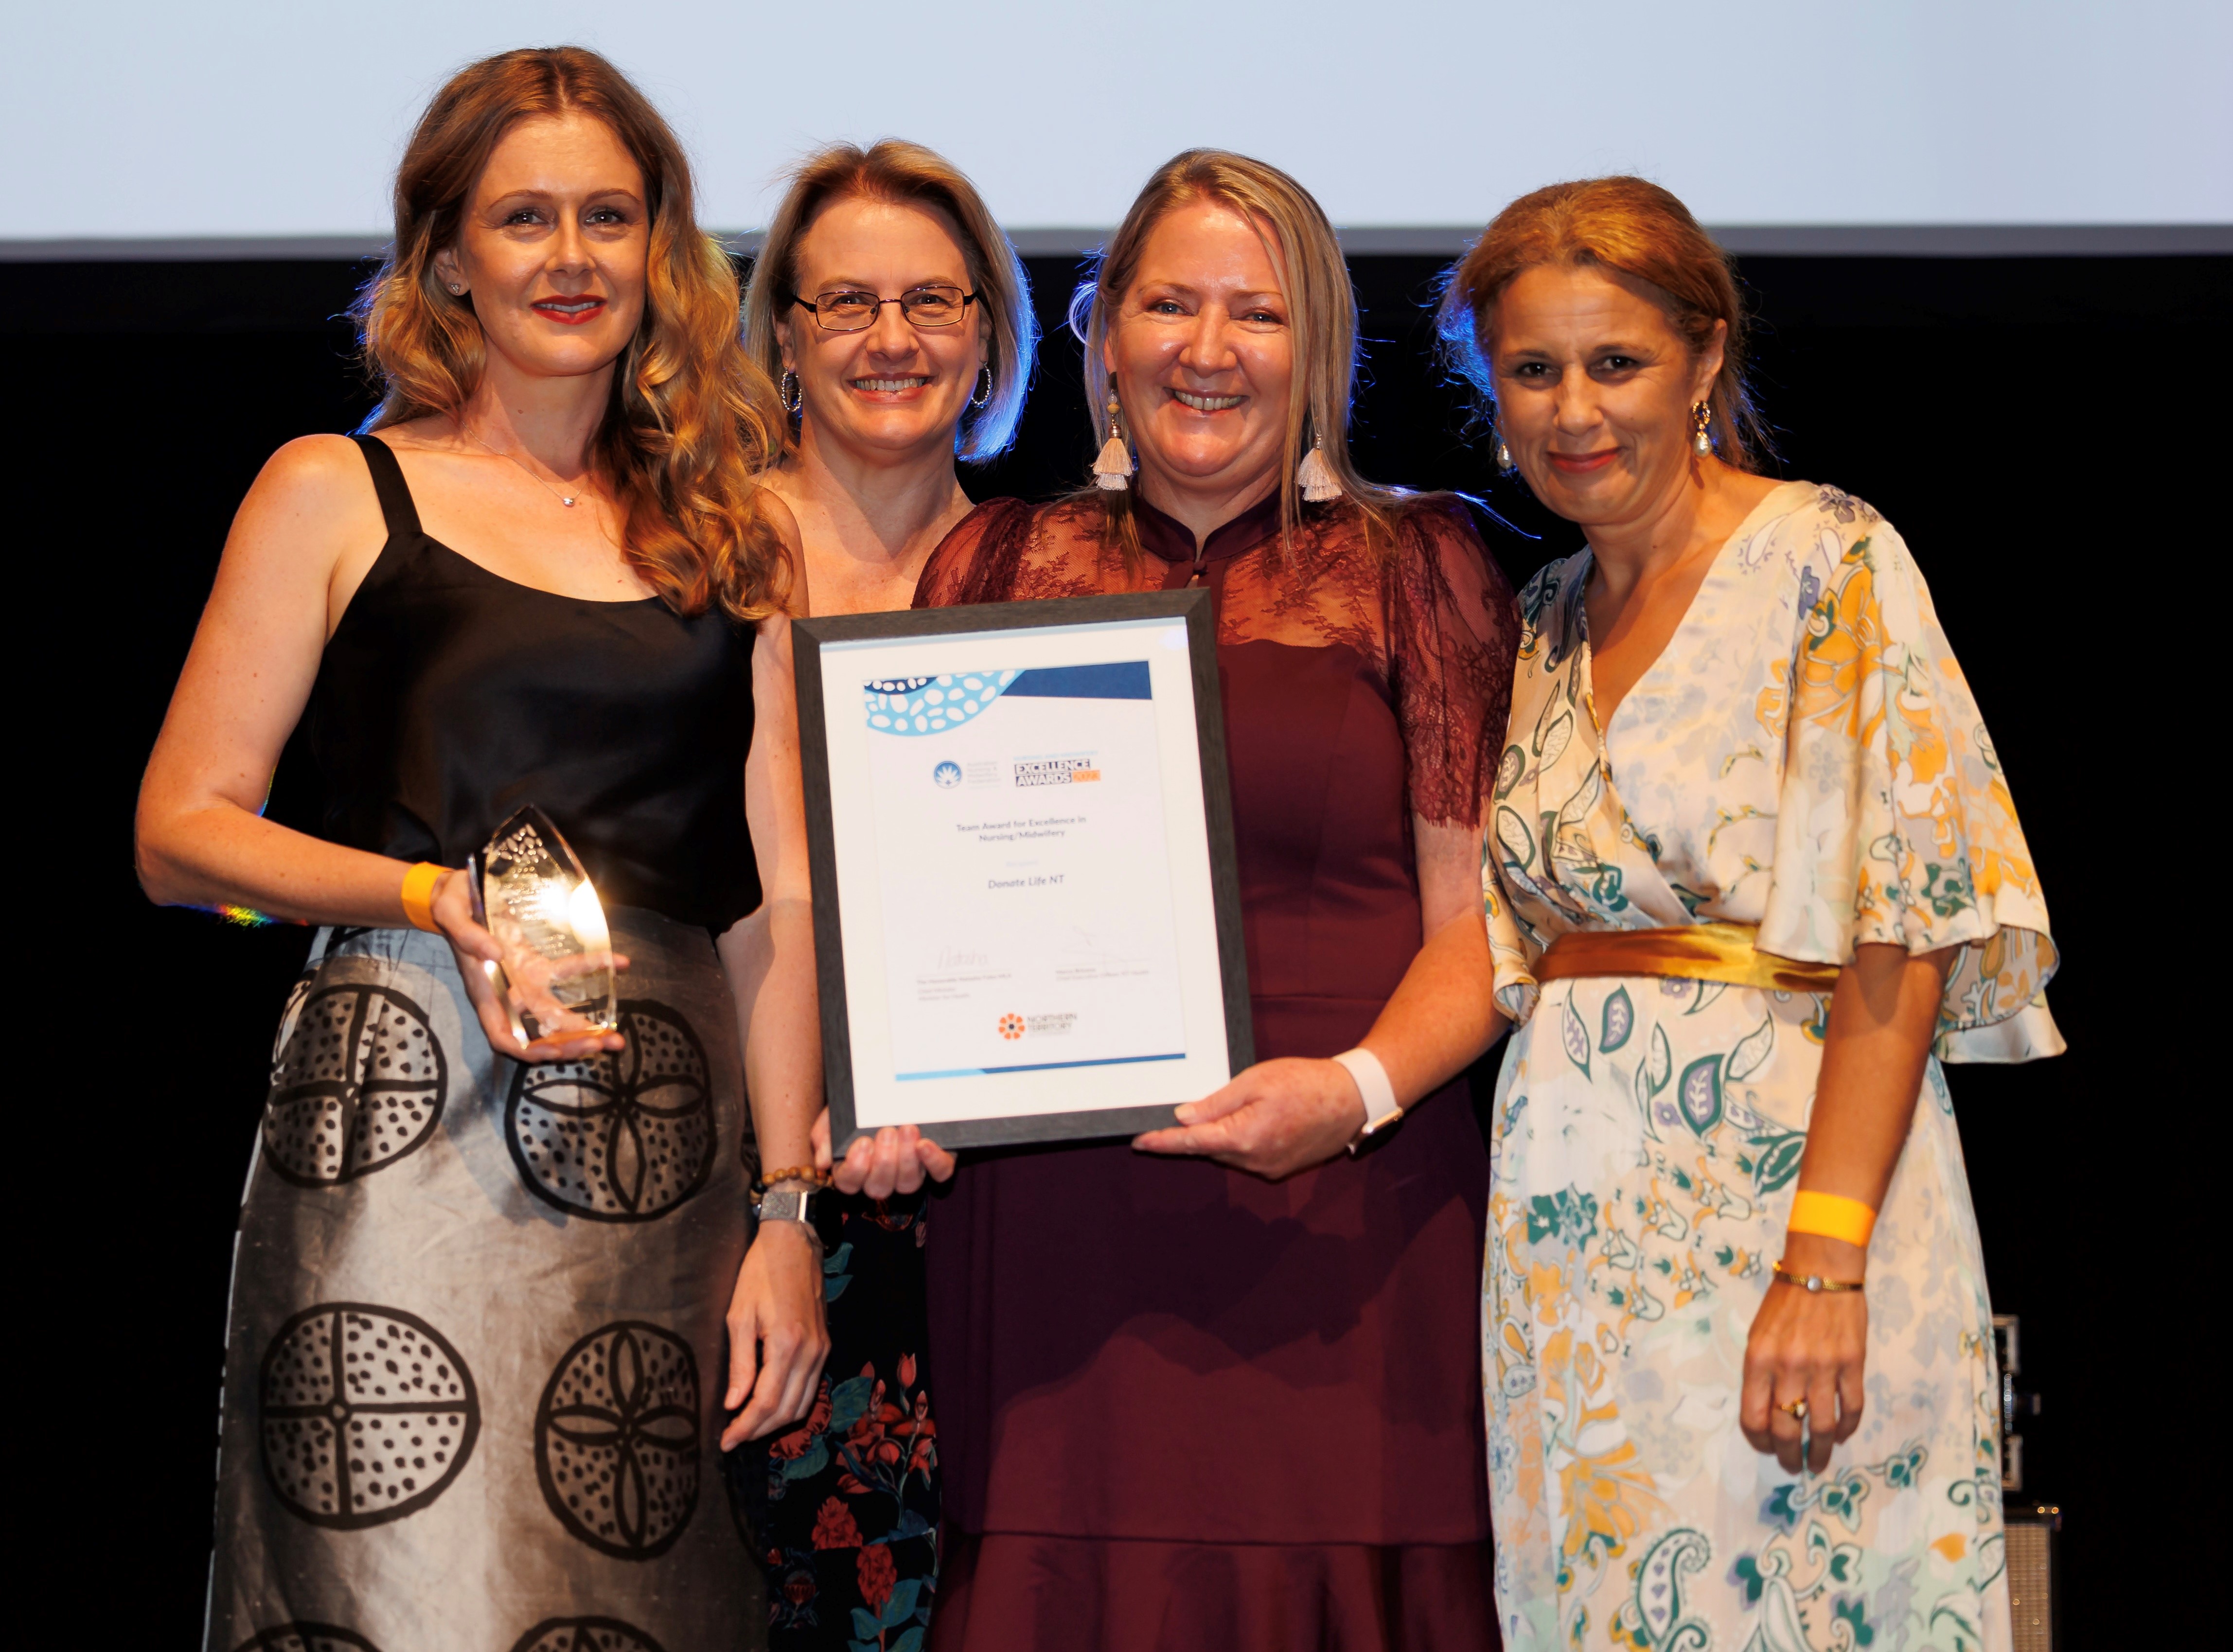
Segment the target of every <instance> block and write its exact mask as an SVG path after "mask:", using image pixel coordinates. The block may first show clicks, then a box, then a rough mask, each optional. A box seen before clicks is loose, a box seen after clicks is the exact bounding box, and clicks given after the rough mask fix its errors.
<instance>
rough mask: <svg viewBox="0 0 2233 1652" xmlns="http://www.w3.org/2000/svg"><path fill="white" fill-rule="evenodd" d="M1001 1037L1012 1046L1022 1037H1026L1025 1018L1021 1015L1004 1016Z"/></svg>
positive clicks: (1001, 1023) (1001, 1021)
mask: <svg viewBox="0 0 2233 1652" xmlns="http://www.w3.org/2000/svg"><path fill="white" fill-rule="evenodd" d="M1000 1036H1001V1037H1003V1038H1006V1040H1007V1041H1008V1042H1009V1043H1011V1044H1013V1043H1014V1042H1015V1041H1016V1040H1017V1039H1019V1038H1020V1037H1023V1036H1024V1018H1023V1017H1021V1016H1019V1015H1004V1016H1002V1017H1001V1018H1000Z"/></svg>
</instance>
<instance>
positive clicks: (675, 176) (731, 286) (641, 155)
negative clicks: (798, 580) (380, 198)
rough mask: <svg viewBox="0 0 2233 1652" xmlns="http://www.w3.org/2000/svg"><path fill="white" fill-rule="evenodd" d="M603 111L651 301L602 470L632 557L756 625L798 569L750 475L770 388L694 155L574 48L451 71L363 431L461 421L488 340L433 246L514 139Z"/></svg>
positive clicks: (414, 189)
mask: <svg viewBox="0 0 2233 1652" xmlns="http://www.w3.org/2000/svg"><path fill="white" fill-rule="evenodd" d="M576 113H579V114H588V115H591V116H593V117H595V118H596V119H597V120H602V121H603V122H604V123H605V124H606V126H608V127H610V128H611V129H612V132H613V135H614V136H615V137H616V138H618V139H619V140H620V141H621V144H622V147H624V148H625V149H627V151H628V153H629V155H630V156H631V157H632V158H633V159H635V163H636V165H637V166H640V167H641V168H642V170H643V179H644V190H645V193H646V195H647V197H648V198H647V200H646V202H645V205H646V207H647V209H648V211H649V213H650V218H651V226H650V228H651V245H650V255H649V269H648V272H647V274H648V279H647V281H646V283H645V291H644V310H643V320H642V322H641V325H640V326H639V327H638V328H637V329H636V335H635V338H633V339H632V340H630V341H629V342H628V348H626V349H625V350H624V351H622V354H621V356H620V359H619V360H618V361H616V362H615V364H614V372H613V393H612V401H611V404H610V405H609V406H608V407H607V409H606V412H605V419H604V424H603V426H602V428H601V429H600V430H599V431H598V433H597V436H596V441H595V443H594V445H593V446H592V450H591V462H592V463H593V464H594V465H596V469H597V471H598V473H599V474H600V476H601V477H602V478H603V479H604V481H605V483H606V485H607V486H609V488H610V489H611V491H612V493H613V497H614V499H615V503H616V504H618V505H619V507H620V512H621V518H622V550H623V552H624V554H625V555H626V556H627V557H628V563H629V565H630V566H631V567H633V568H634V569H635V571H636V572H637V573H638V574H639V575H640V576H641V577H642V578H643V580H644V582H646V583H647V584H648V585H649V586H651V588H652V589H654V591H656V592H657V593H658V594H659V595H660V597H661V600H662V601H664V602H666V603H667V606H668V607H670V608H673V609H674V610H675V611H676V612H677V613H679V614H684V615H699V614H702V613H704V612H705V611H706V609H707V608H709V607H713V606H716V605H718V606H719V608H721V609H722V611H723V612H724V613H726V614H727V615H729V616H730V617H731V618H732V619H734V620H736V621H740V622H744V623H750V622H752V621H756V620H758V619H760V618H763V617H764V616H765V615H768V614H770V613H771V612H772V611H774V610H775V609H776V608H778V607H779V606H780V605H781V603H782V601H783V598H784V594H785V591H786V589H787V585H788V578H789V568H790V564H789V562H788V559H787V557H786V556H785V553H784V543H783V540H782V538H781V537H780V536H779V534H778V531H777V530H776V529H775V527H774V525H773V524H771V523H770V522H769V521H768V519H767V517H765V514H764V513H763V511H762V510H761V507H760V504H759V486H758V482H757V481H756V479H755V478H756V475H757V473H758V472H759V471H760V470H761V469H763V468H764V467H765V465H767V464H768V462H769V460H770V458H771V455H772V454H774V453H776V452H780V451H781V446H780V444H781V439H782V438H781V435H780V432H781V430H782V416H783V415H782V406H781V405H780V404H779V403H778V401H777V400H776V397H775V387H774V386H773V385H771V383H770V382H769V381H768V379H767V375H766V374H764V373H762V372H761V371H760V370H759V368H758V367H756V366H754V365H753V363H752V360H751V358H749V357H748V356H746V355H745V351H744V348H743V345H742V343H741V341H739V338H738V336H737V276H736V271H735V270H734V269H733V268H732V266H731V264H730V263H729V259H728V255H727V254H726V253H725V252H723V251H722V250H721V249H720V247H719V245H718V244H716V243H715V242H714V241H713V239H712V238H711V237H708V236H706V235H704V234H701V233H700V231H699V229H698V226H697V221H696V215H695V209H694V205H693V189H692V184H691V176H690V163H689V160H688V158H687V156H685V154H684V153H683V151H682V146H681V145H680V143H679V142H678V141H677V140H676V139H675V136H674V132H673V131H672V130H671V129H670V128H669V127H668V126H667V122H666V121H665V120H662V119H661V118H660V114H659V112H658V111H657V110H656V109H654V108H653V107H652V106H651V104H650V102H649V101H648V100H647V99H646V98H645V97H644V95H643V94H642V93H641V92H639V91H637V90H636V88H635V87H634V86H633V85H631V84H630V83H629V82H628V78H627V76H625V75H622V73H621V72H620V71H619V70H618V69H616V68H614V67H613V66H612V65H611V64H610V63H609V62H606V61H605V59H603V58H602V57H600V56H599V55H597V54H596V53H595V52H592V51H586V50H584V49H582V48H581V47H579V46H555V47H544V48H534V49H524V50H520V51H511V52H504V53H501V54H499V55H497V56H494V57H487V58H483V59H482V60H481V61H480V62H477V63H472V64H468V65H467V66H466V67H465V68H462V69H460V70H459V71H458V73H457V74H455V75H452V76H451V78H450V81H449V83H448V84H447V85H446V86H444V87H443V88H442V89H441V90H440V91H439V92H437V93H436V94H434V101H433V102H432V103H430V104H428V105H427V106H426V113H425V114H422V115H421V116H420V118H419V124H418V127H416V128H415V129H414V130H413V133H412V134H411V141H410V143H409V144H408V145H407V146H406V148H405V150H404V152H403V160H402V164H401V165H400V166H398V167H397V168H396V172H395V241H394V245H392V246H391V247H390V248H389V249H388V251H387V258H386V260H385V261H384V262H383V263H381V267H380V270H379V271H378V272H377V273H376V274H375V275H374V276H373V278H372V280H371V282H370V283H369V284H368V285H367V286H366V288H365V289H364V291H363V292H362V293H361V295H359V296H358V299H357V302H356V304H355V309H353V310H352V312H351V313H352V315H354V316H355V320H356V322H357V327H358V333H359V340H360V343H361V349H362V353H363V359H364V362H365V366H366V367H367V368H368V370H369V371H370V373H371V374H373V376H374V380H375V381H376V382H377V384H378V385H379V387H381V391H382V396H381V403H380V406H378V407H377V408H375V409H374V411H373V414H372V416H371V417H370V418H369V419H368V420H365V422H364V426H363V428H364V429H365V430H368V431H373V430H380V429H383V428H385V427H386V426H390V425H397V424H401V423H403V422H404V421H406V420H413V419H422V418H426V417H429V416H439V417H449V418H454V417H456V416H457V415H458V414H459V413H460V411H461V410H462V409H463V408H464V406H465V401H466V399H467V398H468V397H469V396H471V395H472V393H473V389H474V387H475V386H477V385H478V384H479V382H480V376H481V371H482V367H483V366H484V363H485V359H486V356H485V352H486V349H487V343H486V341H485V338H484V336H483V335H482V332H481V324H480V322H479V320H478V319H477V318H476V317H475V315H474V314H473V307H472V296H471V295H470V294H467V295H465V296H456V295H453V294H452V293H451V292H450V290H449V289H448V288H447V287H446V286H445V285H444V284H443V283H442V282H441V281H440V279H439V277H438V276H436V274H435V271H434V255H435V254H436V253H437V252H439V251H440V250H443V249H444V248H445V247H449V246H452V245H454V244H456V241H457V238H458V234H459V227H460V224H461V222H462V220H463V218H464V215H465V208H466V205H467V204H468V202H469V201H470V199H471V198H472V191H473V186H474V185H475V183H476V182H477V181H478V180H479V178H480V175H481V171H482V168H483V167H485V166H486V165H487V164H488V159H489V156H490V155H491V154H492V153H493V152H494V151H495V149H496V146H497V145H498V143H499V142H501V141H502V140H503V139H504V136H505V133H508V132H509V131H511V128H512V127H514V126H516V125H518V123H519V122H520V121H522V120H531V119H533V118H535V117H537V116H543V115H561V114H576Z"/></svg>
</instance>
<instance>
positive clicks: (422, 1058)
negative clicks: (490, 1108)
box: [264, 981, 449, 1187]
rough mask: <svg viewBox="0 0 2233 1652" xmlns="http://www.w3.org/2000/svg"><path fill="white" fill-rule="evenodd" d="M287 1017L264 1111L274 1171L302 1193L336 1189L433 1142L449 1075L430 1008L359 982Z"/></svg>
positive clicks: (325, 990) (314, 996)
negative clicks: (429, 1140) (306, 1189)
mask: <svg viewBox="0 0 2233 1652" xmlns="http://www.w3.org/2000/svg"><path fill="white" fill-rule="evenodd" d="M289 1019H290V1020H291V1021H292V1023H293V1026H292V1028H291V1030H290V1031H289V1032H288V1034H287V1042H286V1044H285V1045H284V1047H283V1049H282V1050H280V1051H279V1056H278V1059H277V1061H276V1062H275V1063H273V1065H272V1071H271V1100H270V1102H269V1104H267V1105H266V1106H265V1108H264V1156H265V1157H266V1158H267V1159H269V1160H270V1163H271V1167H272V1168H273V1169H274V1170H277V1172H278V1173H279V1174H281V1175H283V1176H284V1177H285V1178H286V1179H287V1180H290V1181H291V1182H293V1183H295V1184H296V1186H297V1187H329V1186H332V1185H333V1184H335V1183H336V1182H343V1181H355V1180H356V1179H357V1178H358V1177H359V1176H366V1175H370V1174H372V1173H373V1172H374V1171H375V1170H385V1169H386V1168H387V1167H388V1166H389V1165H392V1164H394V1162H395V1161H397V1160H398V1159H400V1158H402V1157H403V1156H404V1155H405V1154H407V1153H410V1152H412V1151H413V1150H414V1149H416V1148H421V1147H424V1146H425V1145H426V1141H427V1138H428V1137H430V1136H431V1135H433V1133H434V1126H435V1125H436V1124H437V1123H439V1122H440V1120H441V1117H442V1099H443V1097H444V1096H446V1095H447V1094H448V1079H449V1068H448V1065H447V1063H446V1062H445V1061H444V1059H443V1057H442V1046H441V1044H440V1043H439V1041H438V1040H437V1039H436V1038H435V1037H434V1031H433V1028H432V1027H430V1026H428V1025H427V1024H426V1011H424V1010H422V1009H420V1007H419V1006H418V1005H416V1004H414V1003H413V1002H412V1001H411V1000H410V999H409V998H406V997H404V996H403V994H402V993H400V992H397V991H395V990H394V988H393V987H387V986H381V985H375V984H374V983H372V982H366V981H353V982H348V983H346V984H344V985H340V986H328V987H322V988H320V989H319V990H318V991H316V992H311V993H310V994H309V995H308V996H307V997H305V998H303V1000H302V1002H301V1004H300V1005H289Z"/></svg>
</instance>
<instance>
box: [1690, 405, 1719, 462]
mask: <svg viewBox="0 0 2233 1652" xmlns="http://www.w3.org/2000/svg"><path fill="white" fill-rule="evenodd" d="M1713 423H1714V410H1713V409H1712V408H1711V407H1709V406H1707V405H1706V404H1705V403H1704V402H1702V401H1694V402H1692V403H1691V404H1690V446H1691V447H1692V448H1693V449H1695V450H1696V452H1701V453H1710V452H1713V451H1714V436H1713V429H1712V426H1713Z"/></svg>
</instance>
